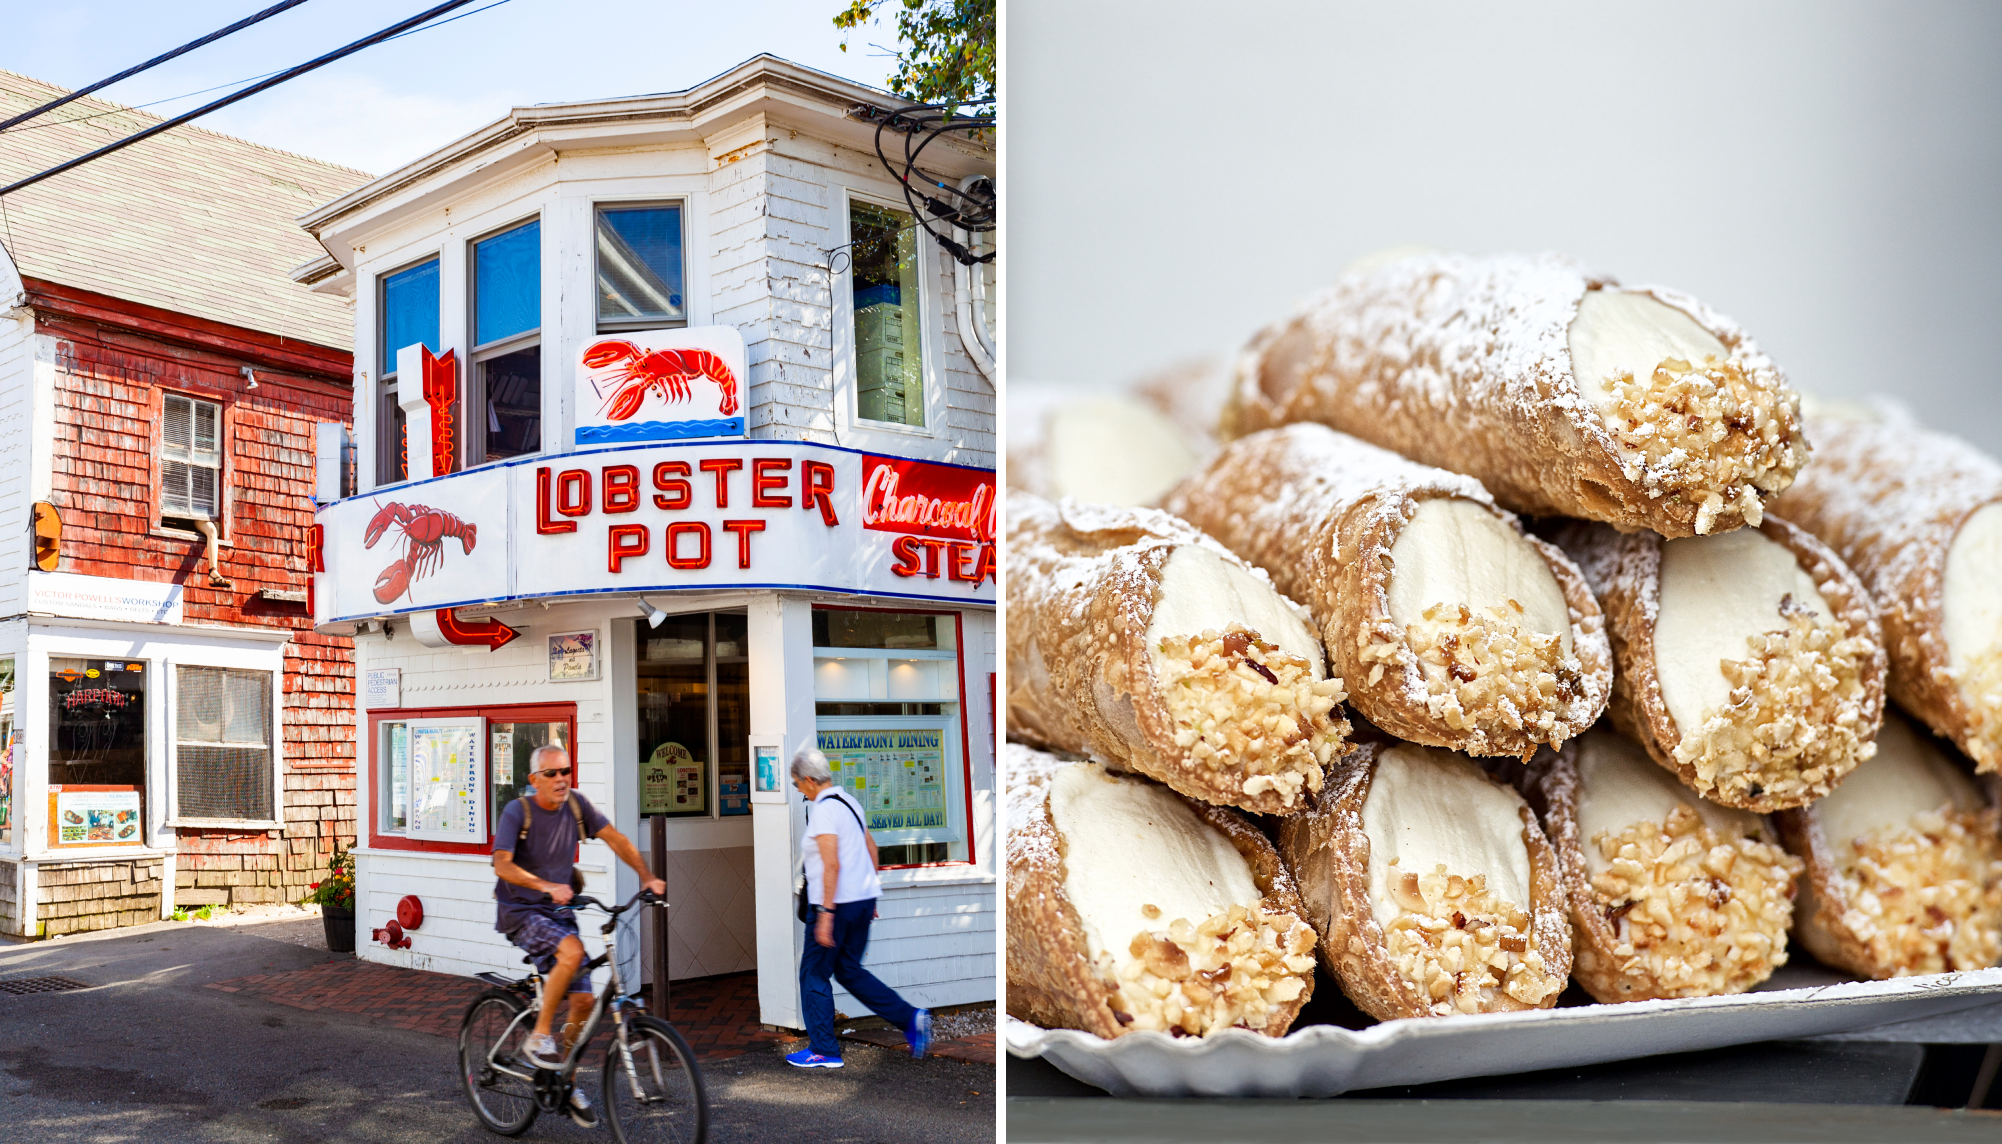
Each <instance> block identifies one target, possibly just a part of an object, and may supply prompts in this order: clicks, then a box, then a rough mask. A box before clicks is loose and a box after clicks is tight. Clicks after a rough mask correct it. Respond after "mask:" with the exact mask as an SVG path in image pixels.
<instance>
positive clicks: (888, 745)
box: [819, 730, 949, 831]
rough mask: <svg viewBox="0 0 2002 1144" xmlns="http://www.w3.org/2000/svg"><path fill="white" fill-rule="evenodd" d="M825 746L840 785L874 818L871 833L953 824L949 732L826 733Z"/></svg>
mask: <svg viewBox="0 0 2002 1144" xmlns="http://www.w3.org/2000/svg"><path fill="white" fill-rule="evenodd" d="M819 746H820V752H821V754H823V755H826V756H827V765H828V766H829V767H831V768H833V770H834V781H835V782H836V783H838V784H840V785H841V786H842V787H843V788H845V789H846V790H847V791H848V793H849V794H852V795H854V796H855V801H856V802H859V803H861V804H862V809H863V810H864V811H866V812H867V813H868V815H869V829H870V830H872V831H876V830H912V829H941V828H944V827H946V826H947V825H949V823H948V816H947V813H946V805H945V786H946V784H945V732H944V731H941V730H921V731H821V732H819Z"/></svg>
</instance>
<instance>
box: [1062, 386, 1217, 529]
mask: <svg viewBox="0 0 2002 1144" xmlns="http://www.w3.org/2000/svg"><path fill="white" fill-rule="evenodd" d="M1044 441H1045V446H1044V447H1045V450H1046V452H1045V459H1046V465H1047V468H1046V472H1047V473H1048V474H1049V478H1050V485H1051V488H1050V494H1051V495H1052V496H1053V497H1076V498H1077V499H1078V500H1082V501H1091V502H1093V503H1095V504H1111V505H1120V506H1122V507H1130V506H1134V505H1147V504H1153V503H1154V502H1155V501H1156V500H1159V499H1160V497H1161V494H1163V493H1165V492H1167V491H1168V490H1169V489H1170V488H1172V487H1173V486H1174V484H1175V482H1176V481H1179V480H1181V479H1182V478H1183V477H1185V476H1187V475H1188V473H1189V471H1190V470H1191V469H1193V468H1195V465H1196V453H1195V450H1194V449H1192V448H1190V447H1189V443H1188V441H1187V440H1186V439H1185V438H1184V437H1183V436H1182V433H1181V430H1179V429H1177V428H1175V425H1174V423H1173V422H1171V421H1169V420H1168V419H1167V418H1166V417H1164V416H1162V415H1161V414H1160V413H1159V412H1158V411H1156V410H1155V409H1153V408H1151V407H1149V406H1146V405H1142V404H1141V403H1139V402H1137V401H1134V400H1132V399H1130V398H1125V397H1086V398H1080V399H1078V400H1075V401H1067V402H1064V403H1062V404H1060V405H1058V406H1057V407H1056V408H1054V409H1052V410H1051V411H1050V413H1049V419H1048V421H1047V422H1046V423H1045V430H1044Z"/></svg>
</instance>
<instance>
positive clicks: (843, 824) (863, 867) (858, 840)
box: [800, 786, 883, 906]
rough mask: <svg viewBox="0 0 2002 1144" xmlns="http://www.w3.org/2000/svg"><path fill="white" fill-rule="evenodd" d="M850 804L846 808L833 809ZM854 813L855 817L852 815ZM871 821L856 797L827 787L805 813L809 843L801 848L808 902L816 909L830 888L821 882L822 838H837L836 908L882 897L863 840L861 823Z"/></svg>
mask: <svg viewBox="0 0 2002 1144" xmlns="http://www.w3.org/2000/svg"><path fill="white" fill-rule="evenodd" d="M837 801H838V802H842V803H846V804H847V808H846V809H844V808H843V807H840V806H836V805H834V804H835V803H836V802H837ZM849 809H852V810H854V812H855V813H853V814H850V813H848V810H849ZM867 821H868V818H867V816H866V815H865V814H864V812H863V810H862V806H861V804H860V803H858V802H856V801H855V796H854V795H851V794H849V793H848V792H847V791H845V790H842V789H841V788H840V787H838V786H831V787H828V788H827V789H826V790H823V791H821V792H820V794H819V795H818V796H817V797H815V799H814V800H813V805H812V806H810V807H808V808H807V812H806V840H805V842H804V843H803V844H802V845H801V846H800V850H801V851H803V852H804V855H805V861H806V900H807V901H809V902H812V903H813V904H814V905H816V906H818V905H822V904H824V903H825V902H826V901H827V898H826V896H825V895H826V893H827V884H826V882H825V881H823V880H822V875H823V866H822V863H821V861H820V843H819V842H818V841H817V839H818V838H819V837H820V836H821V835H823V834H831V835H833V836H834V860H835V861H837V862H839V863H840V864H841V869H840V871H839V872H838V873H836V874H835V876H834V904H835V905H837V906H838V905H840V904H841V903H843V902H863V901H867V900H869V899H870V898H880V897H882V896H883V883H882V882H881V881H879V880H878V879H877V878H876V864H875V863H874V862H872V861H870V860H869V844H868V843H867V842H866V841H864V840H863V834H862V823H864V822H867Z"/></svg>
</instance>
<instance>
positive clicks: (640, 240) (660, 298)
mask: <svg viewBox="0 0 2002 1144" xmlns="http://www.w3.org/2000/svg"><path fill="white" fill-rule="evenodd" d="M687 316H688V314H687V311H686V310H685V309H683V307H682V304H681V208H680V207H620V208H613V207H605V208H600V209H599V211H598V320H599V321H600V322H637V321H670V322H678V321H682V320H684V319H685V318H687Z"/></svg>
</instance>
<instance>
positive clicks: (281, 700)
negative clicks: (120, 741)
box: [160, 657, 285, 830]
mask: <svg viewBox="0 0 2002 1144" xmlns="http://www.w3.org/2000/svg"><path fill="white" fill-rule="evenodd" d="M161 663H162V666H163V667H164V674H165V675H166V683H165V684H164V689H165V691H166V693H167V702H166V703H164V704H162V706H163V707H164V708H165V709H166V716H167V718H166V724H167V725H166V727H165V728H163V729H162V733H161V740H162V742H163V744H164V747H165V751H164V753H165V755H166V770H167V781H166V783H165V784H164V785H165V786H166V788H167V801H166V805H165V806H163V807H161V808H160V809H161V812H162V813H163V814H164V815H165V816H166V817H165V818H164V819H163V820H162V821H161V823H160V825H161V827H162V828H165V829H173V828H175V827H180V826H185V827H189V828H190V829H202V828H214V827H227V828H229V829H231V830H283V829H284V828H285V706H284V704H285V668H284V663H283V661H282V660H281V661H280V663H279V666H278V667H276V668H270V667H261V666H256V665H250V666H246V665H244V664H242V663H210V662H207V661H205V660H199V659H175V658H171V657H170V658H168V659H166V660H163V661H161ZM183 667H214V668H227V669H229V670H232V671H262V672H265V673H267V674H268V675H270V676H271V813H272V817H270V818H182V817H181V816H180V809H181V758H180V746H181V735H180V727H181V668H183Z"/></svg>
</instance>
